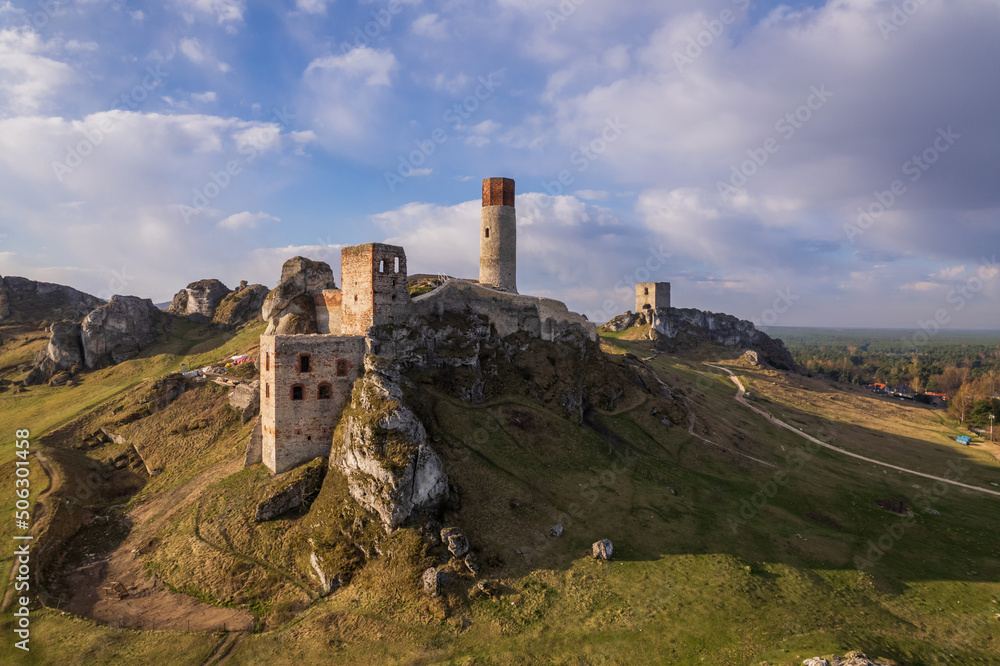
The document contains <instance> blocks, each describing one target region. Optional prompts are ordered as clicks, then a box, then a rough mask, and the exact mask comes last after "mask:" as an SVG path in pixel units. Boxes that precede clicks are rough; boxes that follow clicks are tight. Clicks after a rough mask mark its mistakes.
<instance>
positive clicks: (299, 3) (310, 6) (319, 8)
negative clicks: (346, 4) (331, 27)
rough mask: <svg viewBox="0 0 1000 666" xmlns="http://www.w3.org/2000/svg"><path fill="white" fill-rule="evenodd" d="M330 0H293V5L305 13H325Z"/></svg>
mask: <svg viewBox="0 0 1000 666" xmlns="http://www.w3.org/2000/svg"><path fill="white" fill-rule="evenodd" d="M330 1H331V0H295V6H296V7H297V8H298V9H299V10H300V11H303V12H305V13H306V14H326V6H327V5H328V4H329V3H330Z"/></svg>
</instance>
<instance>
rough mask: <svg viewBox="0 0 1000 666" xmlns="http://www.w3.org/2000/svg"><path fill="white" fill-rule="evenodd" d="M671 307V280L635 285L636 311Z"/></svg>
mask: <svg viewBox="0 0 1000 666" xmlns="http://www.w3.org/2000/svg"><path fill="white" fill-rule="evenodd" d="M668 308H670V283H669V282H643V283H641V284H637V285H635V311H636V312H642V311H643V310H661V309H663V310H666V309H668Z"/></svg>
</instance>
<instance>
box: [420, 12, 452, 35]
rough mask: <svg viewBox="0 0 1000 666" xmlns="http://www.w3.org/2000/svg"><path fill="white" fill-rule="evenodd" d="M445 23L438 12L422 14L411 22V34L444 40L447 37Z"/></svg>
mask: <svg viewBox="0 0 1000 666" xmlns="http://www.w3.org/2000/svg"><path fill="white" fill-rule="evenodd" d="M447 23H448V22H447V21H445V20H444V19H442V18H441V17H440V16H439V15H438V14H424V15H423V16H421V17H419V18H418V19H416V20H415V21H414V22H413V34H415V35H420V36H421V37H427V38H428V39H437V40H444V39H447V38H448V25H447Z"/></svg>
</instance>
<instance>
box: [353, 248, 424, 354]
mask: <svg viewBox="0 0 1000 666" xmlns="http://www.w3.org/2000/svg"><path fill="white" fill-rule="evenodd" d="M340 280H341V292H342V293H341V298H342V302H343V305H342V309H341V317H340V326H341V329H340V333H341V335H364V334H365V332H366V331H367V330H368V329H369V327H371V326H381V325H383V324H389V323H391V322H392V317H393V314H394V313H398V312H405V311H406V308H407V306H408V305H409V302H410V292H409V289H408V288H407V284H406V251H405V250H403V248H401V247H399V246H397V245H383V244H382V243H368V244H366V245H354V246H351V247H345V248H344V249H343V250H342V251H341V253H340Z"/></svg>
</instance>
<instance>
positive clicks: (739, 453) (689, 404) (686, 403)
mask: <svg viewBox="0 0 1000 666" xmlns="http://www.w3.org/2000/svg"><path fill="white" fill-rule="evenodd" d="M659 355H660V353H659V352H656V353H655V354H653V355H652V356H650V357H649V358H644V359H642V360H643V361H645V362H648V361H652V360H653V359H654V358H656V357H657V356H659ZM713 367H714V366H713ZM650 370H652V371H653V377H654V378H655V379H656V381H657V382H659V383H660V386H662V387H664V388H667V389H669V388H670V387H669V386H667V385H666V384H665V383H664V382H663V380H662V379H660V377H659V375H657V374H656V369H655V368H653V367H651V366H650ZM681 399H682V400H684V406H685V407H686V408H687V412H688V434H689V435H691V436H692V437H694V438H695V439H697V440H699V441H702V442H704V443H705V444H711V445H712V446H714V447H716V448H719V449H722V450H723V451H726V452H727V453H732V454H735V455H737V456H740V457H741V458H746V459H747V460H752V461H754V462H755V463H758V464H760V465H764V466H766V467H774V465H772V464H771V463H769V462H767V461H766V460H761V459H760V458H754V457H753V456H750V455H747V454H745V453H743V452H742V451H737V450H736V449H733V448H731V447H728V446H723V445H722V444H717V443H716V442H713V441H712V440H710V439H706V438H704V437H702V436H701V435H699V434H698V433H696V432H695V431H694V428H695V425H696V423H695V416H694V403H692V402H691V399H690V398H687V397H684V396H681Z"/></svg>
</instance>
